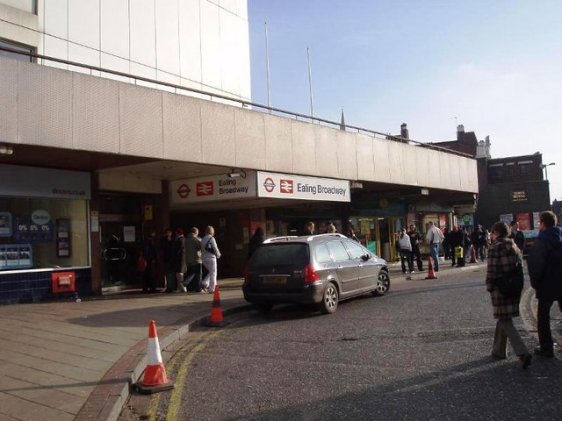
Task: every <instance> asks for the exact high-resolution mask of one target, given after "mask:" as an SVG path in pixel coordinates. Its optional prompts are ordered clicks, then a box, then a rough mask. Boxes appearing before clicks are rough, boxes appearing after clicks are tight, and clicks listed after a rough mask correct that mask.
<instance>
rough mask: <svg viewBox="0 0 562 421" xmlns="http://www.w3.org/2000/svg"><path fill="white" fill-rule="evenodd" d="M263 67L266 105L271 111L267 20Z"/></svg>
mask: <svg viewBox="0 0 562 421" xmlns="http://www.w3.org/2000/svg"><path fill="white" fill-rule="evenodd" d="M265 69H266V75H267V107H268V111H269V112H270V113H271V92H270V87H269V38H268V35H267V21H265Z"/></svg>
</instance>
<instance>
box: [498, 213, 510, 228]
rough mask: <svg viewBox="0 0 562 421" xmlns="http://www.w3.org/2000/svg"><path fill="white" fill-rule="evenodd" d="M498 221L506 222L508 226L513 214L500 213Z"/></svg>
mask: <svg viewBox="0 0 562 421" xmlns="http://www.w3.org/2000/svg"><path fill="white" fill-rule="evenodd" d="M500 221H501V222H504V223H506V224H507V226H509V224H511V221H513V214H511V213H504V214H503V215H500Z"/></svg>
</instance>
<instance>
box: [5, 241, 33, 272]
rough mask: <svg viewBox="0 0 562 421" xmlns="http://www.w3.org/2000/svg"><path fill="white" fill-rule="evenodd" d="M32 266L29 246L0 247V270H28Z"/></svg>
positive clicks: (31, 252) (10, 245) (9, 245)
mask: <svg viewBox="0 0 562 421" xmlns="http://www.w3.org/2000/svg"><path fill="white" fill-rule="evenodd" d="M32 266H33V249H32V248H31V244H4V245H0V270H7V269H28V268H30V267H32Z"/></svg>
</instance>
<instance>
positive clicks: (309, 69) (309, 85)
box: [306, 47, 314, 118]
mask: <svg viewBox="0 0 562 421" xmlns="http://www.w3.org/2000/svg"><path fill="white" fill-rule="evenodd" d="M306 57H307V60H308V88H309V93H310V117H312V118H314V98H313V96H312V70H311V68H310V49H309V48H308V47H306Z"/></svg>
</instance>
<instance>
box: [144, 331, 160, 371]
mask: <svg viewBox="0 0 562 421" xmlns="http://www.w3.org/2000/svg"><path fill="white" fill-rule="evenodd" d="M147 364H148V365H158V364H162V354H161V353H160V344H159V343H158V338H148V354H147Z"/></svg>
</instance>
